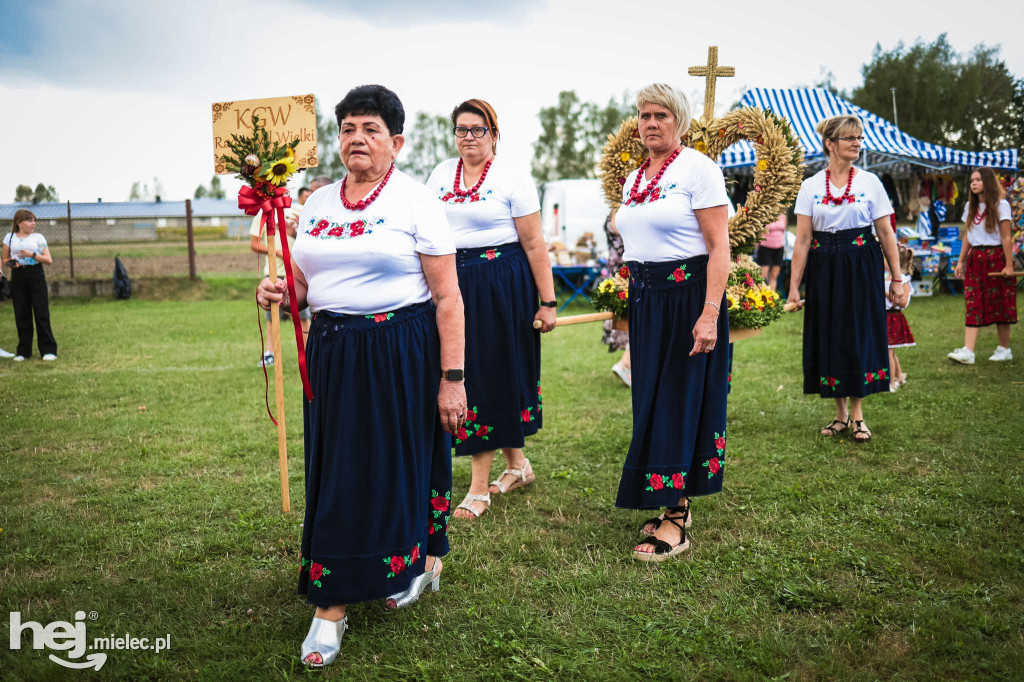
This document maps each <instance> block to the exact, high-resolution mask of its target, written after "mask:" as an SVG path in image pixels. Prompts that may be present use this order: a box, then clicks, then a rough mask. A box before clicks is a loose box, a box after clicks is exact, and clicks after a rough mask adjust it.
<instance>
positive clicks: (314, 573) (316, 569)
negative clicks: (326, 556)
mask: <svg viewBox="0 0 1024 682" xmlns="http://www.w3.org/2000/svg"><path fill="white" fill-rule="evenodd" d="M323 575H324V566H323V564H318V563H316V562H315V561H314V562H313V565H312V566H310V567H309V579H310V580H320V578H322V577H323Z"/></svg>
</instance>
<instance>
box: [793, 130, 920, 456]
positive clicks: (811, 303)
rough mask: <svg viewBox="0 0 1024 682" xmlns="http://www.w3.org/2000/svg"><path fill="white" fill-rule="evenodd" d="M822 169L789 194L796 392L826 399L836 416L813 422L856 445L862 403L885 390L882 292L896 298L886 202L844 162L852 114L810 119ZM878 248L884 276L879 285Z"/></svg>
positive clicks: (862, 435) (856, 139) (852, 149)
mask: <svg viewBox="0 0 1024 682" xmlns="http://www.w3.org/2000/svg"><path fill="white" fill-rule="evenodd" d="M818 133H819V134H820V135H821V138H822V145H823V149H824V152H825V154H826V156H827V157H828V166H827V167H826V168H825V169H824V170H822V171H820V172H818V173H816V174H814V175H813V176H811V177H809V178H807V179H806V180H804V182H803V184H802V185H801V187H800V193H799V194H798V195H797V199H796V216H797V223H796V226H797V232H796V248H795V249H794V251H793V266H792V267H793V273H792V277H791V279H790V288H789V302H790V303H793V304H795V305H797V306H801V302H800V282H801V280H802V279H803V276H804V271H805V269H806V272H807V293H806V299H807V302H806V314H805V315H804V341H803V347H804V350H803V365H804V393H808V394H815V395H818V396H820V397H822V398H829V399H833V400H834V401H835V405H836V416H835V418H834V419H833V420H832V421H831V422H830V423H829V424H828V425H826V426H824V427H823V428H822V429H821V434H822V435H824V436H835V435H837V434H839V433H842V432H844V431H846V430H847V429H849V428H850V426H851V424H852V425H853V427H854V433H853V438H854V440H855V441H856V442H857V443H866V442H868V441H870V440H871V431H870V429H868V427H867V423H866V422H865V421H864V409H863V401H864V398H865V397H866V396H869V395H871V394H872V393H878V392H880V391H888V390H889V349H888V334H887V329H886V321H885V299H886V296H888V298H889V300H891V301H892V302H893V303H899V302H900V301H901V300H902V299H903V293H904V292H903V284H904V283H903V277H902V275H900V274H899V272H900V264H899V256H898V254H897V251H896V236H895V234H894V233H893V230H892V227H891V226H890V221H889V215H890V214H891V213H892V212H893V211H892V204H891V203H890V202H889V197H888V196H887V195H886V193H885V188H884V187H883V186H882V182H881V180H879V179H878V176H877V175H875V174H874V173H870V172H868V171H865V170H861V169H859V168H854V166H853V162H854V161H855V160H856V159H857V157H858V156H859V155H860V148H861V143H862V142H863V141H864V127H863V125H862V124H861V122H860V119H858V118H857V117H856V116H834V117H832V118H830V119H827V120H825V121H822V122H821V123H820V124H819V125H818ZM883 253H884V256H885V261H886V262H887V263H888V265H889V271H890V272H892V273H894V274H893V276H892V283H891V285H890V287H889V291H888V293H886V292H884V291H882V289H881V283H882V280H883V278H884V272H883V268H882V257H883Z"/></svg>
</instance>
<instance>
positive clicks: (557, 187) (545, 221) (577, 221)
mask: <svg viewBox="0 0 1024 682" xmlns="http://www.w3.org/2000/svg"><path fill="white" fill-rule="evenodd" d="M542 192H543V194H542V197H543V199H542V201H541V209H540V211H541V212H540V215H541V226H542V228H543V230H544V239H545V240H547V242H548V243H549V244H550V243H551V242H554V241H560V242H562V243H563V244H565V245H566V246H567V247H568V248H569V249H573V248H574V247H575V246H576V241H577V240H578V239H579V238H580V237H581V236H582V235H583V233H584V232H592V233H593V235H594V239H595V240H596V241H597V253H598V255H600V256H602V257H604V256H607V255H608V241H607V239H605V235H604V220H605V218H606V217H608V213H609V211H610V209H609V208H608V204H606V203H605V202H604V192H603V191H602V189H601V181H600V180H554V181H552V182H548V183H545V184H544V186H543V188H542Z"/></svg>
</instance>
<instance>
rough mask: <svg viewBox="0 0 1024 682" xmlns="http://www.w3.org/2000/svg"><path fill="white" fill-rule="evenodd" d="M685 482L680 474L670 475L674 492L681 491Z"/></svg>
mask: <svg viewBox="0 0 1024 682" xmlns="http://www.w3.org/2000/svg"><path fill="white" fill-rule="evenodd" d="M685 484H686V481H685V480H684V479H683V475H682V474H672V487H673V488H675V489H676V490H682V489H683V486H684V485H685Z"/></svg>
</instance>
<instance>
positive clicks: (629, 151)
mask: <svg viewBox="0 0 1024 682" xmlns="http://www.w3.org/2000/svg"><path fill="white" fill-rule="evenodd" d="M646 158H647V148H646V147H644V145H643V143H642V142H640V134H639V130H638V128H637V117H636V116H630V117H629V118H627V119H626V120H625V121H623V122H622V125H621V126H619V132H617V133H615V134H614V135H609V136H608V142H607V143H606V144H605V146H604V150H603V153H602V155H601V164H600V168H601V189H602V190H604V199H605V202H607V204H608V206H610V207H611V208H612V210H615V209H617V208H618V207H619V205H620V204H621V203H622V187H623V185H625V184H626V178H627V177H629V174H630V173H632V172H633V171H635V170H636V169H637V168H639V167H640V164H642V163H643V162H644V159H646Z"/></svg>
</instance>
